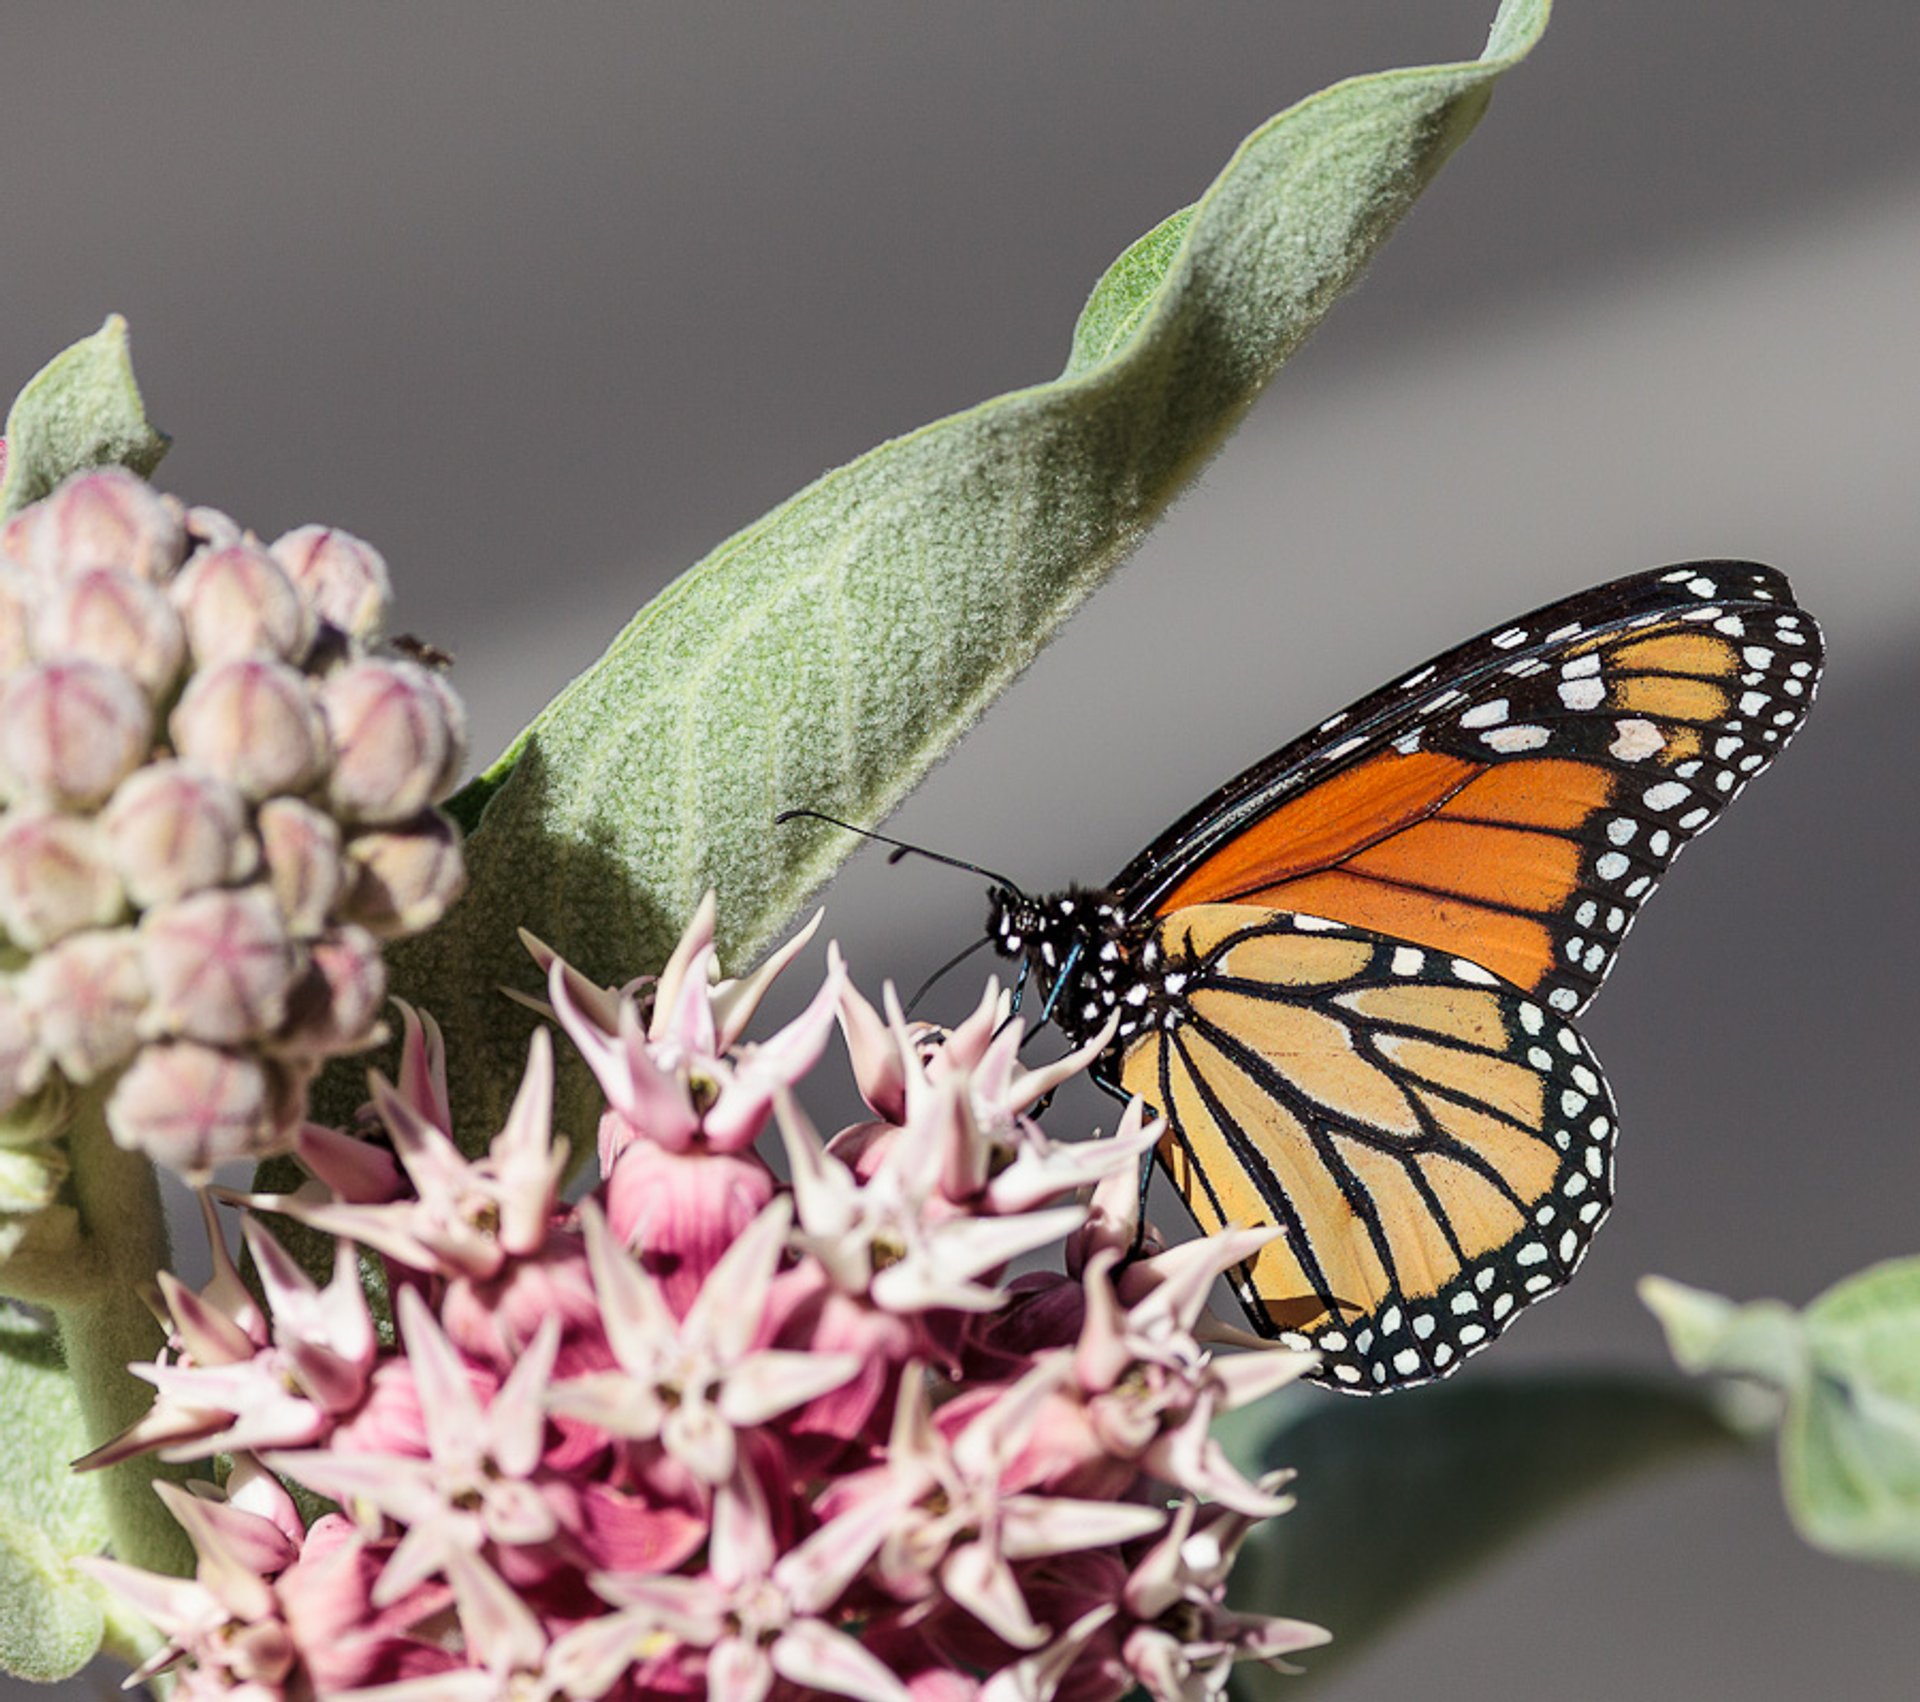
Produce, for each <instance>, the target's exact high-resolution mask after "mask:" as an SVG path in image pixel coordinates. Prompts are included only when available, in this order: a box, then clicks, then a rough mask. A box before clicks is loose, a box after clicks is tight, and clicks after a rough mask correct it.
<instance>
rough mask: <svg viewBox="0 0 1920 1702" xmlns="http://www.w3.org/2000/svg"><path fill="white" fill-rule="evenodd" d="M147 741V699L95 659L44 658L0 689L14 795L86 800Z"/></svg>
mask: <svg viewBox="0 0 1920 1702" xmlns="http://www.w3.org/2000/svg"><path fill="white" fill-rule="evenodd" d="M152 749H153V707H152V705H151V704H149V703H148V702H147V699H146V696H145V694H144V693H143V692H142V691H141V690H140V688H139V687H138V686H137V685H135V684H134V683H133V681H132V680H130V679H128V678H127V676H126V675H125V674H123V673H120V672H119V671H118V670H116V669H113V668H108V667H103V666H102V665H101V664H100V663H98V662H42V663H40V664H39V665H38V666H36V667H30V668H23V669H21V670H20V671H19V672H18V673H16V674H15V675H14V676H13V677H12V678H11V679H10V680H9V681H8V682H7V685H6V689H5V691H4V692H0V767H4V768H5V770H6V774H7V778H8V780H9V781H10V782H11V784H12V785H13V787H14V788H15V792H16V795H18V794H25V795H27V796H30V797H33V798H37V799H42V800H44V801H45V802H47V803H50V804H56V805H59V806H61V807H63V808H67V809H87V808H90V807H91V806H93V805H95V804H97V803H99V802H100V800H101V799H102V798H104V797H106V796H107V794H108V793H109V792H111V791H112V790H113V789H114V787H116V786H118V785H119V784H120V782H121V780H122V779H124V778H125V777H126V776H127V775H129V774H131V773H132V772H133V771H134V769H136V768H138V767H139V766H140V764H141V763H142V762H143V761H144V760H145V759H146V757H147V756H148V754H149V753H150V752H151V751H152Z"/></svg>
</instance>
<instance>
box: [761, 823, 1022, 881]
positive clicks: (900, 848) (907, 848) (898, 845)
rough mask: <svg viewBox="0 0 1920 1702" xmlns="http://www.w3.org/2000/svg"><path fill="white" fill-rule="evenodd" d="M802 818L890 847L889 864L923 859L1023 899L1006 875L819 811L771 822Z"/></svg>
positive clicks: (777, 824) (776, 825) (778, 824)
mask: <svg viewBox="0 0 1920 1702" xmlns="http://www.w3.org/2000/svg"><path fill="white" fill-rule="evenodd" d="M802 817H805V818H808V819H810V820H813V821H823V822H825V823H826V824H827V826H829V827H838V828H844V829H845V830H846V831H847V832H848V833H857V834H859V835H860V837H861V838H862V839H875V840H878V841H879V842H880V843H881V844H882V845H891V846H892V847H893V854H892V855H891V856H890V857H888V858H887V861H888V862H889V863H897V862H899V861H900V859H901V858H902V857H905V856H908V855H912V856H915V857H925V858H926V859H927V861H928V862H930V863H945V864H946V865H947V867H948V868H950V869H965V870H966V871H967V873H968V874H970V875H978V876H979V877H980V878H981V879H982V880H987V881H992V882H993V884H994V885H995V886H999V887H1005V888H1006V890H1007V891H1008V892H1010V893H1012V894H1013V895H1014V896H1015V897H1016V898H1024V897H1025V896H1026V895H1025V894H1024V893H1023V892H1021V890H1020V885H1019V883H1018V882H1017V881H1010V880H1008V879H1007V877H1006V876H1005V875H997V874H995V873H994V872H993V870H991V869H983V868H981V866H980V865H979V864H978V863H969V862H965V861H963V860H962V859H961V858H959V857H949V856H947V855H946V854H945V853H944V852H940V851H929V850H928V849H927V848H926V847H925V846H924V845H909V844H908V843H907V842H906V841H905V840H904V839H890V838H889V837H888V836H887V835H886V834H884V833H875V832H874V831H873V829H872V828H870V827H855V826H854V825H853V823H852V822H850V821H842V820H841V819H840V818H839V817H838V816H830V815H827V814H826V813H825V812H824V811H821V810H782V811H781V812H780V813H779V814H778V815H777V816H775V817H774V818H773V825H774V826H775V827H779V826H780V825H781V824H782V823H784V822H790V821H798V820H800V819H801V818H802Z"/></svg>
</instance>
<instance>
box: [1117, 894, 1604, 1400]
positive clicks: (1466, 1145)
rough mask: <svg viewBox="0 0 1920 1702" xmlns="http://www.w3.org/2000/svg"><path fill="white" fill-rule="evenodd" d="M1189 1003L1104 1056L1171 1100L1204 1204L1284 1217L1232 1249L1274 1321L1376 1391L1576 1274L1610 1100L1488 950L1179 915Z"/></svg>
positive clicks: (1212, 1221) (1426, 1375)
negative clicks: (1246, 1257)
mask: <svg viewBox="0 0 1920 1702" xmlns="http://www.w3.org/2000/svg"><path fill="white" fill-rule="evenodd" d="M1147 955H1148V956H1150V957H1151V959H1152V966H1153V971H1154V974H1155V975H1156V977H1158V978H1159V980H1160V981H1161V983H1162V985H1164V986H1169V987H1171V988H1172V989H1174V992H1175V993H1176V995H1177V998H1178V1001H1179V1005H1178V1014H1177V1017H1176V1018H1175V1019H1174V1020H1172V1021H1169V1022H1166V1023H1164V1024H1162V1025H1158V1026H1155V1027H1153V1028H1149V1029H1147V1030H1145V1031H1144V1032H1142V1033H1141V1034H1140V1035H1139V1037H1138V1038H1136V1039H1135V1040H1133V1041H1132V1042H1131V1043H1130V1044H1129V1045H1128V1046H1127V1047H1126V1048H1125V1050H1124V1051H1123V1052H1122V1053H1121V1054H1120V1055H1119V1057H1118V1058H1117V1059H1116V1060H1115V1061H1114V1063H1113V1065H1111V1066H1110V1069H1111V1073H1112V1076H1113V1078H1114V1079H1113V1080H1112V1081H1111V1083H1110V1085H1112V1086H1114V1087H1116V1088H1117V1089H1118V1090H1120V1091H1122V1092H1124V1093H1128V1094H1138V1095H1140V1096H1141V1097H1142V1098H1143V1099H1145V1100H1146V1101H1147V1102H1148V1103H1149V1104H1151V1105H1154V1106H1156V1107H1158V1108H1160V1109H1161V1110H1163V1111H1165V1112H1166V1113H1167V1115H1168V1120H1169V1129H1168V1134H1167V1137H1166V1141H1165V1143H1164V1144H1163V1147H1162V1150H1161V1157H1162V1160H1163V1162H1164V1164H1165V1166H1166V1168H1167V1170H1168V1172H1169V1174H1170V1175H1171V1176H1172V1179H1173V1182H1174V1185H1175V1186H1176V1188H1178V1189H1179V1191H1180V1192H1181V1193H1182V1194H1183V1195H1184V1196H1185V1198H1186V1201H1187V1204H1188V1206H1189V1208H1190V1209H1191V1210H1192V1212H1193V1214H1194V1217H1195V1219H1196V1221H1197V1222H1198V1223H1199V1225H1200V1227H1201V1228H1202V1229H1203V1230H1205V1231H1207V1232H1209V1233H1213V1232H1217V1231H1219V1230H1221V1229H1224V1228H1227V1227H1229V1226H1241V1227H1245V1226H1250V1225H1258V1224H1277V1225H1278V1226H1279V1227H1280V1228H1281V1229H1282V1230H1283V1231H1284V1234H1283V1236H1282V1237H1281V1238H1280V1239H1279V1240H1276V1241H1274V1242H1272V1243H1270V1244H1269V1245H1268V1246H1267V1247H1266V1248H1264V1249H1263V1250H1262V1251H1261V1252H1260V1253H1259V1254H1258V1255H1257V1256H1256V1257H1255V1258H1254V1259H1253V1260H1252V1261H1250V1262H1249V1263H1247V1264H1246V1265H1243V1266H1240V1267H1238V1268H1237V1269H1236V1270H1235V1271H1234V1272H1233V1273H1231V1277H1230V1280H1231V1281H1232V1282H1233V1285H1234V1287H1235V1290H1236V1292H1237V1293H1238V1296H1239V1298H1240V1300H1241V1302H1242V1305H1243V1306H1244V1307H1245V1309H1246V1312H1247V1316H1248V1318H1249V1320H1250V1321H1251V1322H1252V1323H1253V1325H1254V1327H1255V1328H1256V1329H1258V1330H1259V1331H1260V1332H1261V1333H1262V1334H1265V1335H1268V1336H1272V1337H1275V1338H1277V1339H1279V1340H1282V1341H1285V1342H1288V1343H1290V1344H1292V1345H1295V1346H1300V1347H1313V1348H1316V1349H1318V1350H1319V1352H1320V1354H1321V1356H1322V1361H1321V1366H1320V1369H1319V1371H1318V1373H1317V1375H1318V1377H1319V1379H1320V1380H1321V1381H1323V1382H1328V1383H1331V1384H1332V1385H1333V1386H1335V1387H1337V1388H1345V1389H1353V1390H1355V1391H1365V1392H1368V1393H1372V1392H1375V1391H1378V1390H1383V1389H1391V1388H1396V1387H1402V1386H1405V1385H1407V1384H1410V1383H1418V1382H1424V1381H1427V1380H1428V1379H1430V1378H1433V1377H1438V1376H1444V1375H1446V1374H1447V1373H1448V1372H1449V1371H1451V1370H1452V1369H1454V1368H1455V1367H1456V1366H1457V1365H1458V1363H1459V1362H1460V1361H1461V1360H1462V1359H1464V1358H1466V1357H1467V1356H1469V1355H1470V1354H1472V1353H1474V1352H1476V1351H1478V1349H1480V1348H1481V1347H1484V1346H1485V1345H1486V1344H1487V1343H1488V1342H1490V1341H1492V1340H1493V1339H1494V1337H1496V1336H1497V1335H1499V1334H1500V1332H1501V1331H1502V1330H1503V1329H1504V1328H1505V1327H1506V1325H1507V1324H1508V1323H1509V1322H1510V1321H1511V1319H1512V1318H1513V1316H1514V1315H1515V1314H1516V1313H1517V1312H1518V1311H1519V1310H1520V1309H1521V1308H1522V1307H1524V1306H1525V1305H1527V1304H1528V1303H1529V1302H1530V1301H1533V1300H1536V1299H1538V1298H1540V1297H1541V1296H1542V1295H1544V1294H1546V1293H1548V1292H1549V1291H1551V1290H1552V1289H1555V1288H1558V1287H1560V1286H1561V1285H1562V1284H1563V1283H1564V1282H1566V1280H1567V1279H1568V1277H1570V1276H1571V1275H1572V1273H1573V1270H1574V1268H1575V1266H1577V1265H1578V1264H1579V1262H1580V1259H1581V1257H1582V1256H1583V1255H1584V1253H1585V1251H1586V1247H1587V1243H1588V1242H1589V1240H1590V1239H1591V1238H1592V1235H1593V1232H1594V1230H1595V1229H1596V1228H1597V1227H1598V1226H1599V1224H1600V1222H1601V1220H1602V1219H1603V1218H1604V1217H1605V1215H1606V1212H1607V1207H1608V1204H1609V1202H1610V1200H1611V1197H1612V1164H1613V1161H1612V1152H1613V1132H1614V1121H1613V1120H1614V1110H1613V1103H1612V1099H1611V1097H1610V1095H1609V1093H1608V1090H1607V1086H1606V1083H1605V1080H1604V1078H1603V1077H1602V1076H1601V1073H1600V1067H1599V1065H1598V1063H1597V1062H1596V1061H1595V1059H1594V1058H1593V1055H1592V1053H1591V1052H1590V1051H1589V1050H1588V1048H1587V1046H1586V1044H1585V1042H1584V1041H1583V1040H1581V1039H1580V1037H1579V1036H1578V1035H1576V1034H1575V1033H1574V1031H1573V1030H1572V1029H1571V1028H1570V1027H1568V1026H1567V1024H1566V1023H1565V1022H1564V1021H1562V1020H1561V1019H1559V1018H1558V1017H1556V1016H1555V1015H1554V1014H1553V1013H1552V1012H1551V1011H1549V1010H1547V1009H1546V1008H1545V1007H1544V1006H1543V1005H1542V1004H1541V1003H1540V1002H1539V1001H1537V1000H1535V999H1533V998H1531V997H1530V996H1528V995H1527V994H1526V993H1524V992H1523V991H1522V990H1520V989H1519V988H1517V987H1513V986H1511V985H1508V984H1506V983H1504V982H1502V981H1501V980H1500V978H1499V977H1497V976H1495V975H1493V974H1491V973H1490V972H1489V971H1487V970H1485V969H1483V968H1482V967H1480V966H1479V965H1478V964H1475V963H1473V962H1472V961H1470V960H1467V959H1462V958H1454V957H1450V956H1448V955H1446V954H1443V953H1439V952H1434V951H1430V950H1426V949H1424V948H1421V947H1418V946H1413V945H1409V944H1408V943H1407V942H1405V941H1402V940H1395V939H1389V938H1384V937H1382V936H1379V935H1376V934H1372V933H1369V932H1366V931H1363V930H1360V929H1356V928H1350V927H1346V926H1344V925H1342V924H1340V923H1337V922H1331V921H1326V920H1322V919H1320V918H1317V917H1312V916H1303V915H1296V914H1290V913H1286V912H1272V911H1265V910H1260V909H1256V908H1254V907H1251V906H1246V905H1203V906H1196V907H1192V908H1188V909H1183V910H1179V911H1176V912H1174V913H1172V914H1170V915H1168V916H1166V917H1164V918H1163V919H1162V920H1161V921H1160V923H1159V924H1158V926H1157V928H1156V930H1155V934H1154V937H1153V950H1152V952H1151V953H1150V954H1147Z"/></svg>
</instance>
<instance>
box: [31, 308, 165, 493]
mask: <svg viewBox="0 0 1920 1702" xmlns="http://www.w3.org/2000/svg"><path fill="white" fill-rule="evenodd" d="M166 452H167V439H166V436H165V435H164V434H163V433H161V432H158V431H156V430H154V428H153V426H152V425H150V424H149V423H148V421H147V414H146V407H145V405H144V404H143V403H142V402H141V400H140V387H139V385H138V384H136V383H135V382H134V378H133V358H132V356H131V354H130V353H129V351H128V348H127V322H126V321H125V320H124V319H122V318H121V317H120V315H119V314H117V313H116V314H114V315H112V316H111V317H110V318H109V319H108V320H107V322H106V324H104V325H102V326H101V327H100V329H99V330H98V331H96V332H94V334H93V335H92V336H91V337H83V338H81V340H80V341H79V342H77V343H75V344H74V345H73V347H72V348H70V349H64V350H62V351H61V352H60V353H59V354H57V355H55V356H54V357H53V359H52V360H50V361H48V362H47V364H46V365H45V366H43V367H42V368H41V369H40V370H39V372H37V373H36V374H35V375H34V376H33V377H32V378H31V379H29V380H28V382H27V387H26V388H25V389H24V390H22V391H21V392H20V395H19V398H18V400H16V401H15V403H14V404H13V408H12V410H11V411H10V412H9V413H8V415H7V455H6V476H5V478H4V479H0V517H4V516H6V515H9V514H16V513H18V512H19V511H20V510H21V509H23V508H25V507H26V506H27V504H28V503H30V502H38V501H39V500H40V498H41V497H43V496H45V495H46V494H47V492H48V491H50V490H52V489H53V487H54V486H55V485H57V484H59V482H60V481H61V480H62V479H64V478H65V477H67V475H68V474H69V473H78V472H80V471H82V470H83V469H85V468H88V467H105V466H109V465H111V466H120V467H131V468H132V469H133V471H134V472H136V473H138V474H139V475H140V476H141V477H142V478H145V477H146V476H147V475H148V474H149V473H151V472H152V471H153V470H154V468H155V467H157V466H159V464H160V457H161V456H162V455H164V454H165V453H166Z"/></svg>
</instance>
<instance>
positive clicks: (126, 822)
mask: <svg viewBox="0 0 1920 1702" xmlns="http://www.w3.org/2000/svg"><path fill="white" fill-rule="evenodd" d="M100 830H101V833H102V834H103V835H104V837H105V841H106V847H107V855H108V856H109V857H110V858H111V859H112V861H113V866H114V868H115V869H117V870H118V871H119V874H120V878H121V880H123V881H124V882H125V883H126V887H127V891H128V892H129V893H131V894H132V896H133V901H134V903H135V904H137V905H139V906H140V907H141V908H142V909H143V910H145V909H151V908H152V907H153V906H154V905H156V904H166V903H168V902H170V901H171V900H173V899H176V898H184V897H186V895H187V894H188V893H190V892H199V891H201V890H202V889H203V888H205V887H211V886H225V885H227V884H228V883H229V882H231V881H238V880H245V879H246V878H247V876H249V875H250V874H252V873H253V871H254V869H255V867H256V866H257V865H258V863H259V847H258V846H257V845H256V844H255V843H254V839H253V835H252V834H251V833H249V832H248V831H247V801H246V799H245V798H243V797H241V795H240V793H239V791H238V790H237V789H236V788H235V787H233V786H231V785H229V784H228V783H227V782H226V781H224V780H221V779H218V778H216V777H215V776H214V775H211V774H203V773H201V772H200V771H199V770H197V769H194V768H191V767H189V766H188V765H187V764H186V763H184V762H156V763H153V764H151V765H149V766H148V767H146V768H142V769H139V770H137V771H136V772H135V773H133V774H130V775H128V776H127V778H126V779H125V780H123V781H121V782H120V787H119V789H118V790H117V791H116V792H115V793H114V794H113V797H112V798H111V799H109V800H108V803H107V807H106V809H105V810H104V811H102V812H101V816H100Z"/></svg>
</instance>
